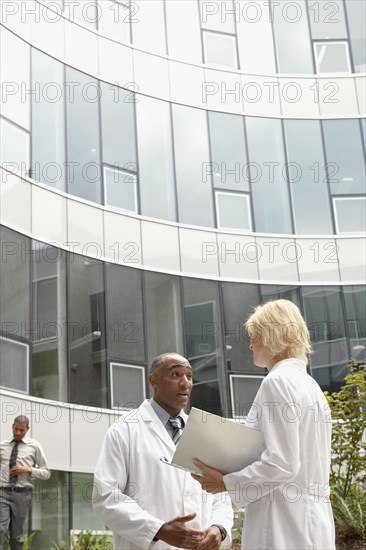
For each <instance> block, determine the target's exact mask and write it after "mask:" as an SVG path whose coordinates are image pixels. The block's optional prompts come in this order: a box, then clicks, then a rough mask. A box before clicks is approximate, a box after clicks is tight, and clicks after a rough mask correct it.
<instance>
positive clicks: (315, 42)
mask: <svg viewBox="0 0 366 550" xmlns="http://www.w3.org/2000/svg"><path fill="white" fill-rule="evenodd" d="M320 44H321V45H323V46H329V45H331V44H332V45H338V44H343V45H344V46H345V52H346V60H347V70H346V71H336V72H335V71H320V70H319V67H320V62H319V59H318V55H317V51H316V48H317V46H318V45H320ZM313 54H314V63H315V73H316V74H319V75H327V74H328V75H329V74H349V75H350V76H351V75H352V65H351V55H350V48H349V42H348V40H313Z"/></svg>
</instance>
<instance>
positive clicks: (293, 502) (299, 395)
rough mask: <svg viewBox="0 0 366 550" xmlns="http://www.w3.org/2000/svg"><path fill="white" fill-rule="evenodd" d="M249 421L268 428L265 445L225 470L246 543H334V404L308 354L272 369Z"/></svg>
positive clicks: (315, 548)
mask: <svg viewBox="0 0 366 550" xmlns="http://www.w3.org/2000/svg"><path fill="white" fill-rule="evenodd" d="M247 424H248V425H252V426H253V427H255V428H257V429H260V430H262V431H263V434H264V450H263V452H262V454H261V456H260V457H258V460H257V461H256V462H254V463H253V464H251V465H249V466H247V467H246V468H244V469H243V470H241V471H239V472H235V473H232V474H228V475H226V476H224V482H225V485H226V487H227V490H228V492H229V494H230V496H231V498H232V500H234V501H235V502H236V505H237V506H240V507H244V506H245V520H244V529H243V540H242V548H244V549H245V550H262V549H263V550H264V549H265V550H310V549H311V550H333V549H335V535H334V522H333V514H332V509H331V505H330V502H329V485H328V482H329V468H330V460H331V420H330V415H329V407H328V404H327V401H326V398H325V396H324V394H323V392H322V391H321V389H320V387H319V386H318V384H317V383H316V381H315V380H314V379H313V378H312V377H311V376H309V375H308V374H307V372H306V366H305V363H304V362H303V361H301V360H299V359H286V360H284V361H280V362H279V363H277V364H276V365H275V366H274V367H273V368H272V369H271V371H270V372H269V374H268V376H267V377H266V378H265V379H264V380H263V382H262V384H261V386H260V389H259V391H258V393H257V396H256V398H255V403H254V404H253V407H252V408H251V410H250V412H249V415H248V420H247Z"/></svg>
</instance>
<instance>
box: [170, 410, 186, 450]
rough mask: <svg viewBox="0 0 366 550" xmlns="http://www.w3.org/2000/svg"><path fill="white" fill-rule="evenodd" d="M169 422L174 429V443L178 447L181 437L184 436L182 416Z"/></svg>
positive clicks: (172, 418) (175, 417)
mask: <svg viewBox="0 0 366 550" xmlns="http://www.w3.org/2000/svg"><path fill="white" fill-rule="evenodd" d="M168 422H169V424H170V425H171V426H172V428H173V435H172V440H173V443H175V444H176V445H177V443H178V441H179V439H180V436H181V435H182V430H183V428H184V420H183V418H181V417H180V416H174V417H173V416H171V417H170V418H169V420H168Z"/></svg>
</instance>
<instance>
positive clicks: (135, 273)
mask: <svg viewBox="0 0 366 550" xmlns="http://www.w3.org/2000/svg"><path fill="white" fill-rule="evenodd" d="M106 289H107V327H108V331H107V333H108V353H109V356H110V358H111V359H113V360H120V361H121V362H123V361H137V362H139V363H140V364H141V363H145V361H146V359H145V346H144V324H143V306H142V282H141V272H140V271H139V270H138V269H132V268H129V267H122V266H115V265H112V264H106Z"/></svg>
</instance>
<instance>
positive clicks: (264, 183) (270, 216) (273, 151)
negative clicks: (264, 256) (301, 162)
mask: <svg viewBox="0 0 366 550" xmlns="http://www.w3.org/2000/svg"><path fill="white" fill-rule="evenodd" d="M246 125H247V135H248V147H249V163H248V168H249V171H250V177H251V188H252V199H253V209H254V212H253V214H254V225H255V231H258V232H262V231H263V232H264V233H292V223H291V214H290V201H289V194H288V183H287V181H286V179H287V175H286V166H285V164H286V163H285V154H284V148H283V138H282V127H281V121H280V120H276V119H271V118H256V117H247V118H246Z"/></svg>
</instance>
